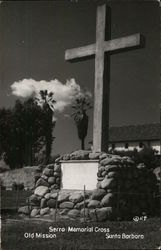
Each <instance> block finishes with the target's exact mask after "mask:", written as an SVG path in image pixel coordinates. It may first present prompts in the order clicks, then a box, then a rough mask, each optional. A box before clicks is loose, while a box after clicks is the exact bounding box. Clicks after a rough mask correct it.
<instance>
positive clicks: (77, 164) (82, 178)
mask: <svg viewBox="0 0 161 250" xmlns="http://www.w3.org/2000/svg"><path fill="white" fill-rule="evenodd" d="M61 169H62V188H63V189H73V190H83V189H84V185H85V189H86V190H93V189H95V188H96V185H97V172H98V161H85V160H82V161H80V160H77V161H76V160H74V161H62V162H61Z"/></svg>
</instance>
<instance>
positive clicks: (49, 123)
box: [36, 90, 56, 163]
mask: <svg viewBox="0 0 161 250" xmlns="http://www.w3.org/2000/svg"><path fill="white" fill-rule="evenodd" d="M53 96H54V93H53V92H49V93H48V91H47V90H41V91H40V97H38V98H36V99H37V102H38V103H39V104H40V105H41V106H42V109H43V111H44V126H43V129H44V134H45V147H46V149H45V151H46V163H48V162H49V160H50V154H51V149H52V142H53V139H54V138H55V137H53V135H52V132H53V128H54V127H55V124H56V121H54V120H53V113H54V104H55V103H56V101H55V100H54V98H53Z"/></svg>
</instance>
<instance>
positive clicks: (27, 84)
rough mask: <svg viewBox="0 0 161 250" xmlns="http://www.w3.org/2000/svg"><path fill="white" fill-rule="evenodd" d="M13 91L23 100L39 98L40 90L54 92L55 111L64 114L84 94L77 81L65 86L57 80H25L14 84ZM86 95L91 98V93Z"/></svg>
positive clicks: (71, 80) (68, 82) (68, 81)
mask: <svg viewBox="0 0 161 250" xmlns="http://www.w3.org/2000/svg"><path fill="white" fill-rule="evenodd" d="M11 90H12V94H13V95H15V96H18V97H22V98H26V97H30V96H36V97H39V92H40V90H48V92H53V93H54V100H55V101H56V103H55V104H54V109H55V111H59V112H62V111H63V110H64V108H66V107H67V106H69V105H70V104H71V103H72V102H73V100H74V99H75V98H76V97H78V96H79V95H83V94H84V92H83V91H82V90H81V88H80V86H79V84H77V83H76V82H75V79H70V80H67V81H66V83H65V84H63V83H61V82H60V81H59V80H57V79H55V80H51V81H45V80H41V81H36V80H34V79H23V80H20V81H17V82H14V83H13V84H12V85H11ZM85 93H86V95H88V96H89V97H91V93H90V92H89V91H86V92H85Z"/></svg>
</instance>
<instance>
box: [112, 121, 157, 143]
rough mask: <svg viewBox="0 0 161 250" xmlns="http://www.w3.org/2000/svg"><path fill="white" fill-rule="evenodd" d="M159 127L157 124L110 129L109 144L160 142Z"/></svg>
mask: <svg viewBox="0 0 161 250" xmlns="http://www.w3.org/2000/svg"><path fill="white" fill-rule="evenodd" d="M160 135H161V127H160V124H159V123H152V124H143V125H130V126H122V127H111V128H110V130H109V141H110V142H128V141H145V140H146V141H151V140H160Z"/></svg>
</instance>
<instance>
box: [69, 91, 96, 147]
mask: <svg viewBox="0 0 161 250" xmlns="http://www.w3.org/2000/svg"><path fill="white" fill-rule="evenodd" d="M72 108H73V109H74V110H75V111H74V112H73V113H72V116H73V117H74V121H75V124H76V126H77V130H78V137H79V139H80V140H81V149H83V150H84V148H85V137H86V136H87V131H88V115H87V113H86V112H87V110H89V109H91V108H92V106H91V104H90V102H89V100H88V97H87V96H85V95H84V96H82V95H81V96H79V97H77V98H76V100H75V103H74V105H73V106H72Z"/></svg>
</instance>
